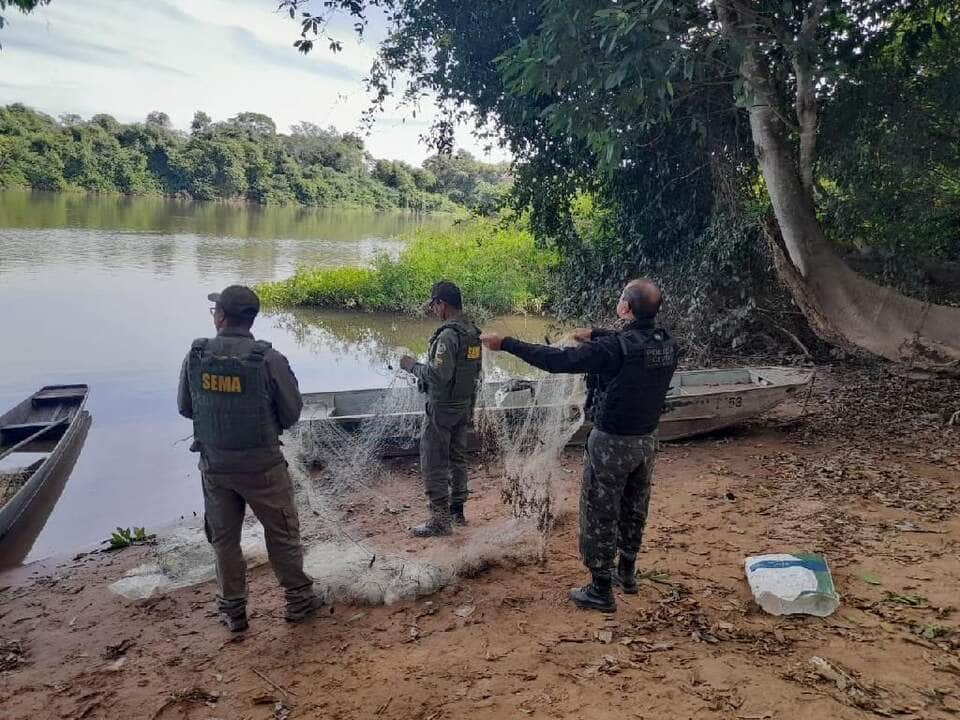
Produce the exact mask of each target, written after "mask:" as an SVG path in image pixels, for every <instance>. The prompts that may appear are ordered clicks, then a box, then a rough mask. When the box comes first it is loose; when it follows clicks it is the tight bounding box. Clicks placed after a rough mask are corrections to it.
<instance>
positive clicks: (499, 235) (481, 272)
mask: <svg viewBox="0 0 960 720" xmlns="http://www.w3.org/2000/svg"><path fill="white" fill-rule="evenodd" d="M558 262H559V256H558V255H557V253H556V252H554V251H551V250H546V249H543V248H541V247H537V245H536V243H535V242H534V238H533V235H532V233H530V231H529V230H527V229H526V228H525V227H524V226H523V224H522V223H520V222H508V221H500V222H497V221H493V220H479V219H478V220H471V221H466V222H458V223H456V224H455V225H454V226H453V227H450V228H448V229H443V230H438V229H429V230H428V229H424V230H419V231H417V232H415V233H414V234H413V235H412V236H411V237H410V238H409V240H408V242H407V244H406V245H405V246H404V247H403V249H402V250H401V251H400V253H399V255H398V256H397V257H390V256H388V255H386V254H381V255H378V256H377V257H376V258H375V259H374V261H373V263H372V265H371V266H369V267H339V268H301V269H300V270H298V271H297V272H296V273H294V275H293V276H292V277H290V278H288V279H286V280H282V281H280V282H276V283H265V284H263V285H260V286H259V287H258V288H257V292H258V293H259V295H260V297H261V299H262V300H263V302H264V303H265V304H268V305H314V306H318V307H327V308H344V309H347V308H356V309H362V310H390V311H400V312H416V311H417V310H418V309H419V308H420V307H421V306H422V305H423V304H424V302H426V301H427V300H429V298H430V286H431V285H432V284H433V283H435V282H436V281H437V280H439V279H445V280H451V281H453V282H455V283H457V285H459V286H460V289H461V290H462V292H463V295H464V302H465V303H466V304H467V305H468V306H469V308H470V309H471V310H473V311H480V312H489V313H511V312H539V311H540V310H542V309H543V306H544V303H545V301H546V297H545V294H544V293H545V289H546V288H547V287H548V279H549V277H550V275H551V273H552V271H553V270H554V269H555V268H556V267H557V264H558Z"/></svg>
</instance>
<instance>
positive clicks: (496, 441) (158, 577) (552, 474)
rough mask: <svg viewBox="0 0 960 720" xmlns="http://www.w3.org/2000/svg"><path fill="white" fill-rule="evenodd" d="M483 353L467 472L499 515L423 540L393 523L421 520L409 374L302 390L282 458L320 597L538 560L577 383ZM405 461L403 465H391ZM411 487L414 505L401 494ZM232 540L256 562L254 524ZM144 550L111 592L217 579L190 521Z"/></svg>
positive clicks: (376, 597)
mask: <svg viewBox="0 0 960 720" xmlns="http://www.w3.org/2000/svg"><path fill="white" fill-rule="evenodd" d="M491 359H492V358H490V357H489V356H488V354H486V353H485V356H484V367H485V371H484V378H483V384H482V386H481V387H482V390H481V392H480V393H479V396H478V401H477V412H476V415H475V424H474V428H473V429H472V431H471V442H472V443H473V444H474V446H475V447H476V448H477V449H478V450H479V452H478V453H477V454H475V455H473V456H472V457H473V458H474V459H473V460H472V461H471V465H470V468H469V472H470V474H471V476H472V477H475V476H476V475H477V473H478V468H479V466H480V464H481V463H482V464H483V465H484V466H485V469H486V470H487V471H488V472H489V471H490V470H491V469H492V471H493V472H494V473H497V474H498V475H499V489H500V496H501V498H502V500H503V502H504V504H503V506H502V513H500V514H498V515H497V516H496V517H494V518H492V519H487V520H485V521H483V522H479V521H477V520H475V519H474V520H473V522H471V524H470V525H468V526H467V527H466V528H463V529H458V530H457V532H456V533H455V534H454V536H453V537H451V538H443V539H440V540H434V541H431V542H428V543H426V544H424V543H422V542H418V541H413V540H409V541H408V540H407V535H406V527H404V525H403V522H402V521H401V517H402V518H403V519H404V520H420V519H422V518H423V514H422V513H425V510H426V501H425V499H423V490H422V481H421V480H420V477H419V468H418V467H417V465H416V456H417V438H418V436H419V430H420V423H421V421H422V414H423V406H424V396H423V395H422V394H419V393H418V392H417V389H416V386H415V384H414V383H413V382H412V379H411V378H410V376H408V375H406V374H405V373H400V372H397V373H395V374H394V375H393V376H392V377H391V378H390V380H389V381H388V384H387V387H385V388H380V389H375V390H362V391H355V392H339V393H319V394H314V395H309V396H307V398H306V399H307V402H306V405H305V408H304V413H303V417H302V418H301V421H300V423H299V424H298V425H297V426H296V427H295V428H294V429H293V430H292V431H291V432H289V433H287V434H285V435H284V454H285V456H286V458H287V461H288V464H289V469H290V473H291V477H292V479H293V482H294V486H295V488H296V496H297V505H298V510H299V515H300V523H301V534H302V537H303V542H304V547H305V557H304V566H305V569H306V570H307V572H308V573H309V574H310V575H311V577H313V578H314V579H315V581H316V588H317V590H318V592H320V593H322V594H324V595H325V596H326V597H327V599H328V600H330V601H335V600H341V601H353V602H363V603H371V604H377V603H390V602H394V601H396V600H398V599H400V598H403V597H409V596H416V595H423V594H427V593H431V592H434V591H436V590H438V589H439V588H441V587H443V586H444V585H446V584H448V583H449V582H450V581H451V580H452V579H453V578H455V577H457V576H469V575H473V574H476V573H477V572H479V571H480V570H482V569H483V568H484V567H487V566H489V565H490V564H494V563H498V562H503V561H504V560H514V561H529V560H532V559H539V560H541V561H543V560H544V558H545V550H546V543H547V539H548V536H549V532H550V529H551V527H552V525H553V522H554V520H555V518H556V514H557V510H558V508H557V504H556V490H557V487H558V485H559V483H560V482H561V481H562V479H563V478H564V474H563V472H562V465H561V453H562V451H563V448H564V447H565V446H566V445H567V444H568V443H569V442H570V441H571V439H572V438H574V436H575V435H576V434H577V432H578V430H579V429H580V427H581V424H582V410H581V406H582V403H583V381H582V378H581V377H580V376H571V375H557V376H544V375H543V374H541V373H539V372H538V371H536V370H534V369H533V368H527V369H525V371H524V372H523V374H525V375H526V376H527V377H523V378H518V377H516V375H517V374H518V373H517V372H516V371H515V370H514V371H512V372H511V373H509V375H508V374H507V373H506V372H505V371H504V370H503V369H502V368H498V367H497V366H496V365H495V364H494V363H493V362H491ZM510 375H513V377H510ZM405 456H413V457H412V458H408V459H407V460H399V461H398V460H396V458H398V457H400V458H403V457H405ZM411 484H412V485H413V486H414V487H413V488H411ZM411 492H413V494H414V496H415V497H417V501H410V500H409V498H410V495H411ZM415 502H416V503H418V505H419V506H418V507H414V504H415ZM358 508H359V513H360V515H363V514H366V519H367V520H368V521H369V519H370V517H371V514H372V513H376V522H375V528H376V530H375V531H373V532H371V530H370V525H369V523H367V524H366V525H364V523H362V522H358V520H357V509H358ZM404 511H406V513H404ZM381 520H382V522H381ZM411 524H412V523H411ZM404 542H407V546H404ZM242 546H243V550H244V555H245V557H246V558H247V562H248V565H251V566H252V565H256V564H260V563H262V562H264V561H265V560H266V552H265V549H264V545H263V529H262V527H261V526H260V525H259V523H257V522H256V520H255V519H253V518H252V517H248V519H247V522H246V523H245V526H244V531H243V541H242ZM411 550H413V551H414V552H411ZM154 555H155V557H154V562H152V563H148V564H145V565H141V566H140V567H137V568H135V569H134V570H132V571H130V572H129V573H127V575H125V576H124V577H123V578H121V579H120V580H118V581H117V582H115V583H114V584H113V585H112V586H111V588H112V589H113V590H114V591H115V592H118V593H119V594H121V595H123V596H125V597H129V598H142V597H147V596H149V595H151V594H153V593H156V592H166V591H169V590H172V589H176V588H179V587H184V586H187V585H193V584H197V583H200V582H205V581H208V580H211V579H213V578H214V577H215V571H214V560H213V553H212V550H211V548H210V546H209V544H208V543H207V542H206V538H205V537H204V534H203V530H202V528H201V527H199V525H197V524H194V525H181V526H178V527H176V528H174V529H172V530H170V531H168V532H165V533H161V534H160V537H158V539H157V544H156V547H155V553H154Z"/></svg>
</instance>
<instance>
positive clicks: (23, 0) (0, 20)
mask: <svg viewBox="0 0 960 720" xmlns="http://www.w3.org/2000/svg"><path fill="white" fill-rule="evenodd" d="M49 4H50V0H0V30H2V29H3V26H4V25H6V24H7V19H6V17H5V16H4V15H3V14H2V13H3V11H4V10H6V9H7V7H15V8H17V9H18V10H19V11H20V12H22V13H28V12H30V11H31V10H34V9H36V8H38V7H39V6H41V5H49ZM0 47H2V46H0Z"/></svg>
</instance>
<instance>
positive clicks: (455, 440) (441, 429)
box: [400, 281, 482, 537]
mask: <svg viewBox="0 0 960 720" xmlns="http://www.w3.org/2000/svg"><path fill="white" fill-rule="evenodd" d="M426 307H428V308H429V309H431V310H432V311H433V313H434V314H435V315H436V316H437V317H438V318H440V320H441V321H442V323H441V325H440V327H439V328H437V331H436V332H435V333H434V334H433V337H432V338H430V349H429V351H428V353H427V361H426V362H425V363H418V362H417V361H416V360H415V359H414V358H412V357H410V356H409V355H404V356H403V357H402V358H400V367H401V368H403V369H404V370H406V371H407V372H409V373H412V374H413V375H414V377H416V378H417V386H418V387H419V389H420V391H421V392H424V393H426V394H427V406H426V416H425V417H424V421H423V428H422V432H421V434H420V470H421V472H422V473H423V484H424V486H425V487H426V491H427V499H428V500H429V501H430V519H429V520H427V522H425V523H424V524H423V525H418V526H417V527H415V528H413V529H412V531H411V532H412V533H413V535H414V536H416V537H433V536H435V535H449V534H450V524H451V522H453V523H456V524H458V525H465V524H466V522H467V521H466V518H465V517H464V514H463V504H464V502H465V501H466V499H467V429H468V427H469V425H470V422H471V420H472V419H473V407H474V405H475V403H476V396H477V383H478V382H479V380H480V370H481V359H480V355H481V350H482V348H481V346H480V331H479V330H478V329H477V326H476V325H474V324H473V322H472V321H471V320H470V319H469V318H467V316H466V315H464V314H463V301H462V299H461V297H460V288H458V287H457V286H456V285H454V284H453V283H452V282H446V281H441V282H438V283H435V284H434V285H433V288H432V289H431V291H430V302H429V303H427V306H426Z"/></svg>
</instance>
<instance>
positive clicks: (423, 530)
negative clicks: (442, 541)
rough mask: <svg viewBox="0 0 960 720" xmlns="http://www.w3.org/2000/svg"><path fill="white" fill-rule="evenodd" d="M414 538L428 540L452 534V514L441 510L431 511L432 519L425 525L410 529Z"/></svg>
mask: <svg viewBox="0 0 960 720" xmlns="http://www.w3.org/2000/svg"><path fill="white" fill-rule="evenodd" d="M410 534H411V535H413V536H414V537H419V538H428V537H438V536H441V535H449V534H450V513H448V512H446V511H441V510H431V511H430V519H429V520H427V521H426V522H425V523H424V524H423V525H417V526H416V527H414V528H411V529H410Z"/></svg>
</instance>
